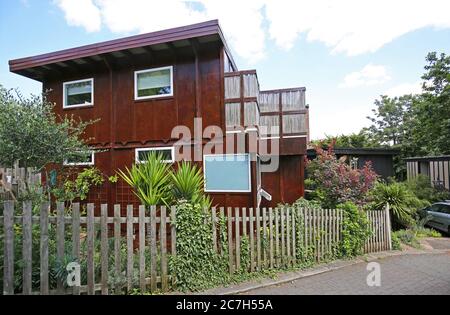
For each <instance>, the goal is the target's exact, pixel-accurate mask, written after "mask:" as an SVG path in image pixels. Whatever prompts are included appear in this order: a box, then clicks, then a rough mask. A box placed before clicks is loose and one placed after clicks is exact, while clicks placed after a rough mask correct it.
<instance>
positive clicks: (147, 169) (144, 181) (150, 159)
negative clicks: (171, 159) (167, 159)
mask: <svg viewBox="0 0 450 315" xmlns="http://www.w3.org/2000/svg"><path fill="white" fill-rule="evenodd" d="M163 160H164V158H163V156H162V154H161V153H156V152H151V153H150V154H148V155H147V160H146V161H145V162H143V163H139V164H134V165H133V166H132V167H131V169H128V168H127V167H125V171H122V170H118V172H117V173H118V174H119V176H120V177H121V178H122V179H123V180H124V181H125V182H126V183H127V184H129V185H130V186H131V187H132V188H133V190H134V194H135V195H136V196H137V197H138V198H139V200H140V201H141V202H142V204H144V205H147V206H152V205H165V206H169V205H170V204H171V201H172V194H171V189H172V184H171V174H172V170H171V167H170V164H167V163H164V162H163Z"/></svg>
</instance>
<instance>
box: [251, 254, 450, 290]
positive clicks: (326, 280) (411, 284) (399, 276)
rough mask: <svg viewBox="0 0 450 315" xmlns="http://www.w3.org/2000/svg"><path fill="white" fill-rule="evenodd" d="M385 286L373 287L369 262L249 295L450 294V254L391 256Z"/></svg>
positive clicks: (383, 272) (384, 269)
mask: <svg viewBox="0 0 450 315" xmlns="http://www.w3.org/2000/svg"><path fill="white" fill-rule="evenodd" d="M377 262H379V263H380V267H381V286H380V287H369V286H368V285H367V281H366V278H367V276H368V274H369V271H367V270H366V268H367V264H366V263H359V264H355V265H352V266H347V267H344V268H342V269H338V270H334V271H330V272H327V273H323V274H319V275H316V276H311V277H306V278H302V279H299V280H295V281H293V282H289V283H286V284H281V285H277V286H271V287H266V288H261V289H255V290H252V291H249V292H247V293H246V294H314V295H315V294H450V252H447V253H439V254H436V253H434V254H431V253H429V254H412V255H404V256H393V257H387V258H384V259H381V260H378V261H377Z"/></svg>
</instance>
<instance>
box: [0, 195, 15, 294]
mask: <svg viewBox="0 0 450 315" xmlns="http://www.w3.org/2000/svg"><path fill="white" fill-rule="evenodd" d="M3 228H4V230H5V246H4V251H5V252H4V255H5V256H4V263H3V268H4V269H3V294H4V295H9V294H14V202H13V201H5V203H4V210H3Z"/></svg>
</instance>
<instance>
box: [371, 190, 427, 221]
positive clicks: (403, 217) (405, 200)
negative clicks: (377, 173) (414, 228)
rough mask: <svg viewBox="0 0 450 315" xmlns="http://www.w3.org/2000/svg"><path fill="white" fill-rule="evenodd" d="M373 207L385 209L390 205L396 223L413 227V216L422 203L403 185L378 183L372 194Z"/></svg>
mask: <svg viewBox="0 0 450 315" xmlns="http://www.w3.org/2000/svg"><path fill="white" fill-rule="evenodd" d="M370 195H371V197H372V207H373V208H375V209H383V208H384V207H385V206H386V205H387V204H389V209H390V210H391V213H392V216H393V219H394V222H396V223H398V224H400V225H403V226H411V225H412V224H414V220H413V215H414V213H415V212H416V211H417V209H418V208H420V207H421V205H422V202H421V201H420V200H419V199H418V198H417V197H416V196H415V195H414V194H413V193H411V192H410V191H409V190H408V189H407V187H405V185H403V184H401V183H396V182H394V183H390V184H384V183H377V184H376V185H375V187H374V188H373V190H372V191H371V193H370Z"/></svg>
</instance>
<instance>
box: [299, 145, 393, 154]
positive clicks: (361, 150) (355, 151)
mask: <svg viewBox="0 0 450 315" xmlns="http://www.w3.org/2000/svg"><path fill="white" fill-rule="evenodd" d="M324 149H327V148H326V147H324ZM333 152H334V153H335V154H355V155H397V154H399V153H400V150H397V149H391V148H343V147H335V148H334V149H333ZM308 154H309V155H314V154H316V152H315V150H314V148H308Z"/></svg>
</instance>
